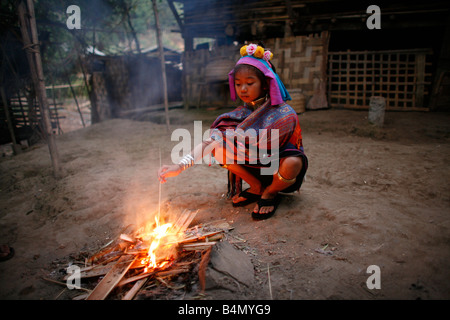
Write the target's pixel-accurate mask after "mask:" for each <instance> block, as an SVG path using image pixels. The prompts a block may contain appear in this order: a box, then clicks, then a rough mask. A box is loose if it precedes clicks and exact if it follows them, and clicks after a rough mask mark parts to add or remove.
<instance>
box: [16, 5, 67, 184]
mask: <svg viewBox="0 0 450 320" xmlns="http://www.w3.org/2000/svg"><path fill="white" fill-rule="evenodd" d="M27 4H28V10H27ZM27 4H26V3H25V0H22V1H20V3H19V7H18V13H19V19H20V30H21V33H22V38H23V42H24V45H25V46H24V49H25V50H26V52H27V58H28V63H29V65H30V72H31V76H32V79H33V84H34V87H35V90H36V94H37V97H38V101H39V105H40V109H41V117H42V123H43V125H44V132H45V133H46V135H47V143H48V148H49V151H50V157H51V160H52V165H53V174H54V175H55V177H56V178H60V177H61V167H60V162H59V155H58V149H57V147H56V139H55V135H54V134H53V132H52V124H51V121H50V111H49V109H48V103H47V93H46V91H45V81H44V71H43V68H42V60H41V52H40V49H39V41H38V33H37V27H36V19H35V15H34V6H33V0H27ZM27 21H28V23H29V27H30V30H31V38H30V34H29V31H28V24H27Z"/></svg>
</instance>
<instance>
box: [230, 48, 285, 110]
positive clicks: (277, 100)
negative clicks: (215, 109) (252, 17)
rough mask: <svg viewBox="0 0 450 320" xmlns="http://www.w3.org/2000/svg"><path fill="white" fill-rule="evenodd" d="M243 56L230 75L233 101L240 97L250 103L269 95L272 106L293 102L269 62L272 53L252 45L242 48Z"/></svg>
mask: <svg viewBox="0 0 450 320" xmlns="http://www.w3.org/2000/svg"><path fill="white" fill-rule="evenodd" d="M241 56H242V58H240V59H239V61H238V62H237V63H236V66H235V67H234V69H233V70H231V71H230V73H229V74H228V79H229V85H230V95H231V99H232V100H236V98H237V96H238V97H239V98H241V100H243V101H244V102H246V103H248V102H252V101H255V100H257V99H258V98H262V97H264V96H266V95H268V96H269V97H270V101H271V105H272V106H275V105H280V104H282V103H284V101H287V100H291V97H290V96H289V93H288V92H287V90H286V88H285V87H284V84H283V83H282V82H281V80H280V78H279V77H278V75H277V74H276V72H275V70H274V68H273V65H272V64H271V63H270V62H269V60H270V59H271V58H272V56H273V55H272V53H271V52H270V51H267V50H266V51H264V48H263V47H261V46H257V45H254V44H250V45H248V46H244V47H242V48H241Z"/></svg>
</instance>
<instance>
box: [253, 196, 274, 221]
mask: <svg viewBox="0 0 450 320" xmlns="http://www.w3.org/2000/svg"><path fill="white" fill-rule="evenodd" d="M280 202H281V197H280V196H279V195H277V196H276V197H275V198H273V199H259V200H258V211H259V210H261V208H262V207H272V206H273V210H272V211H270V212H267V213H259V212H252V218H253V219H255V220H265V219H269V218H270V217H272V216H273V215H274V213H275V211H276V210H277V208H278V205H279V204H280Z"/></svg>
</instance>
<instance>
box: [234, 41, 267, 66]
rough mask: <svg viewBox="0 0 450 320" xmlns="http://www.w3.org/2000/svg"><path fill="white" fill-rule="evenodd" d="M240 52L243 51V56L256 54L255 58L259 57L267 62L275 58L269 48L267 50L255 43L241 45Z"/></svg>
mask: <svg viewBox="0 0 450 320" xmlns="http://www.w3.org/2000/svg"><path fill="white" fill-rule="evenodd" d="M240 52H241V56H242V57H245V56H247V55H249V56H254V57H255V58H258V59H263V60H265V61H267V62H269V61H270V60H272V58H273V53H272V52H270V51H269V50H265V49H264V48H263V47H261V46H258V45H256V44H253V43H252V44H249V45H245V46H243V47H241V50H240Z"/></svg>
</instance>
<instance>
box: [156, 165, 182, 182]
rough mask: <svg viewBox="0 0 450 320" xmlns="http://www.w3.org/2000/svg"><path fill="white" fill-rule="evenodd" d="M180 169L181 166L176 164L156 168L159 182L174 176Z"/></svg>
mask: <svg viewBox="0 0 450 320" xmlns="http://www.w3.org/2000/svg"><path fill="white" fill-rule="evenodd" d="M181 171H182V170H181V167H180V166H179V165H178V164H173V165H170V166H167V165H164V166H162V167H161V168H160V169H159V170H158V180H159V182H161V183H164V182H166V181H167V180H166V179H167V178H170V177H176V176H177V175H179V174H180V173H181Z"/></svg>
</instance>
